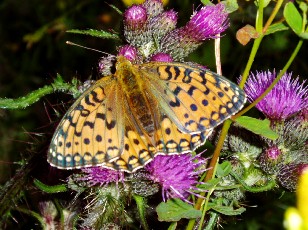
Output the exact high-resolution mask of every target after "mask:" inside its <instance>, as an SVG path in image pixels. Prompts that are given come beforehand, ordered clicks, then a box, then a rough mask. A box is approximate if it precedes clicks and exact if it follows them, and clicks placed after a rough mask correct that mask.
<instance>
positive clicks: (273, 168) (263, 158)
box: [259, 145, 284, 174]
mask: <svg viewBox="0 0 308 230" xmlns="http://www.w3.org/2000/svg"><path fill="white" fill-rule="evenodd" d="M283 160H284V155H283V153H282V151H281V150H280V149H279V148H278V147H277V146H276V145H273V146H271V147H268V148H267V149H265V151H264V152H263V153H261V155H260V157H259V163H260V167H261V169H262V170H263V171H264V172H266V173H269V174H275V173H277V171H278V170H279V168H280V167H281V166H282V165H283V163H284V162H283Z"/></svg>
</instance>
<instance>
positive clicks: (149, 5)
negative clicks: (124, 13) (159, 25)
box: [142, 0, 164, 18]
mask: <svg viewBox="0 0 308 230" xmlns="http://www.w3.org/2000/svg"><path fill="white" fill-rule="evenodd" d="M142 6H143V7H144V8H145V9H146V10H147V13H148V15H149V17H150V18H152V17H155V16H156V15H158V14H160V13H161V12H163V10H164V6H163V3H162V1H161V0H146V1H145V2H144V3H143V4H142Z"/></svg>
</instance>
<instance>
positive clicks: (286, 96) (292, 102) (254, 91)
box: [244, 71, 308, 120]
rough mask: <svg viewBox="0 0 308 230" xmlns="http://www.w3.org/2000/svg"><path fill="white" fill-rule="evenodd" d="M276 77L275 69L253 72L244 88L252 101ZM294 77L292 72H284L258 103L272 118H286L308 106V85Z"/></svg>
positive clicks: (258, 107) (261, 109)
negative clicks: (272, 70)
mask: <svg viewBox="0 0 308 230" xmlns="http://www.w3.org/2000/svg"><path fill="white" fill-rule="evenodd" d="M275 78H276V73H275V71H274V72H273V73H272V72H270V71H268V72H257V73H256V75H254V74H251V75H250V77H249V78H248V80H247V83H246V85H245V87H244V90H245V92H246V94H247V97H248V100H249V101H250V102H252V101H254V100H255V99H257V98H258V97H259V96H260V95H261V94H262V93H263V92H264V91H265V90H266V89H267V88H268V87H269V85H270V84H271V83H272V82H273V81H274V79H275ZM304 83H305V82H303V83H302V84H301V83H300V82H299V78H298V77H297V78H295V79H292V74H291V73H290V74H287V73H286V74H284V76H283V77H282V78H281V79H280V81H279V82H278V83H277V84H276V85H275V87H274V88H273V89H272V90H271V91H270V92H269V93H268V94H267V95H266V96H265V97H264V98H263V99H262V100H261V101H260V102H259V103H258V104H257V105H256V107H257V109H259V110H260V111H261V112H262V113H264V114H265V115H266V116H267V117H268V118H270V119H272V120H285V119H286V118H288V117H289V116H291V115H292V114H294V113H296V112H299V111H300V110H302V109H304V108H306V107H307V106H308V104H307V102H308V87H307V86H304Z"/></svg>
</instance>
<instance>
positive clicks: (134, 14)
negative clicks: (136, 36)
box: [124, 5, 147, 30]
mask: <svg viewBox="0 0 308 230" xmlns="http://www.w3.org/2000/svg"><path fill="white" fill-rule="evenodd" d="M146 21H147V11H146V9H145V8H144V7H143V6H141V5H133V6H131V7H129V8H128V9H127V10H126V11H125V12H124V25H125V26H126V27H128V28H129V29H130V30H138V29H140V28H142V27H143V26H144V24H145V22H146Z"/></svg>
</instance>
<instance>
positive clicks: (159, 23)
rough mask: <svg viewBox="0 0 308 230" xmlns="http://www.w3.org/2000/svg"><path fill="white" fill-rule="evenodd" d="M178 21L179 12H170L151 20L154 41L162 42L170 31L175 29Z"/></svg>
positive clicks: (150, 25)
mask: <svg viewBox="0 0 308 230" xmlns="http://www.w3.org/2000/svg"><path fill="white" fill-rule="evenodd" d="M177 20H178V16H177V12H175V11H174V10H169V11H165V12H162V13H161V14H159V15H157V16H155V17H153V18H151V19H150V20H149V25H148V27H149V30H150V31H151V34H152V37H153V39H155V40H156V41H160V39H161V38H162V36H164V35H165V34H166V33H168V32H169V31H171V30H173V29H175V27H176V23H177Z"/></svg>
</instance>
